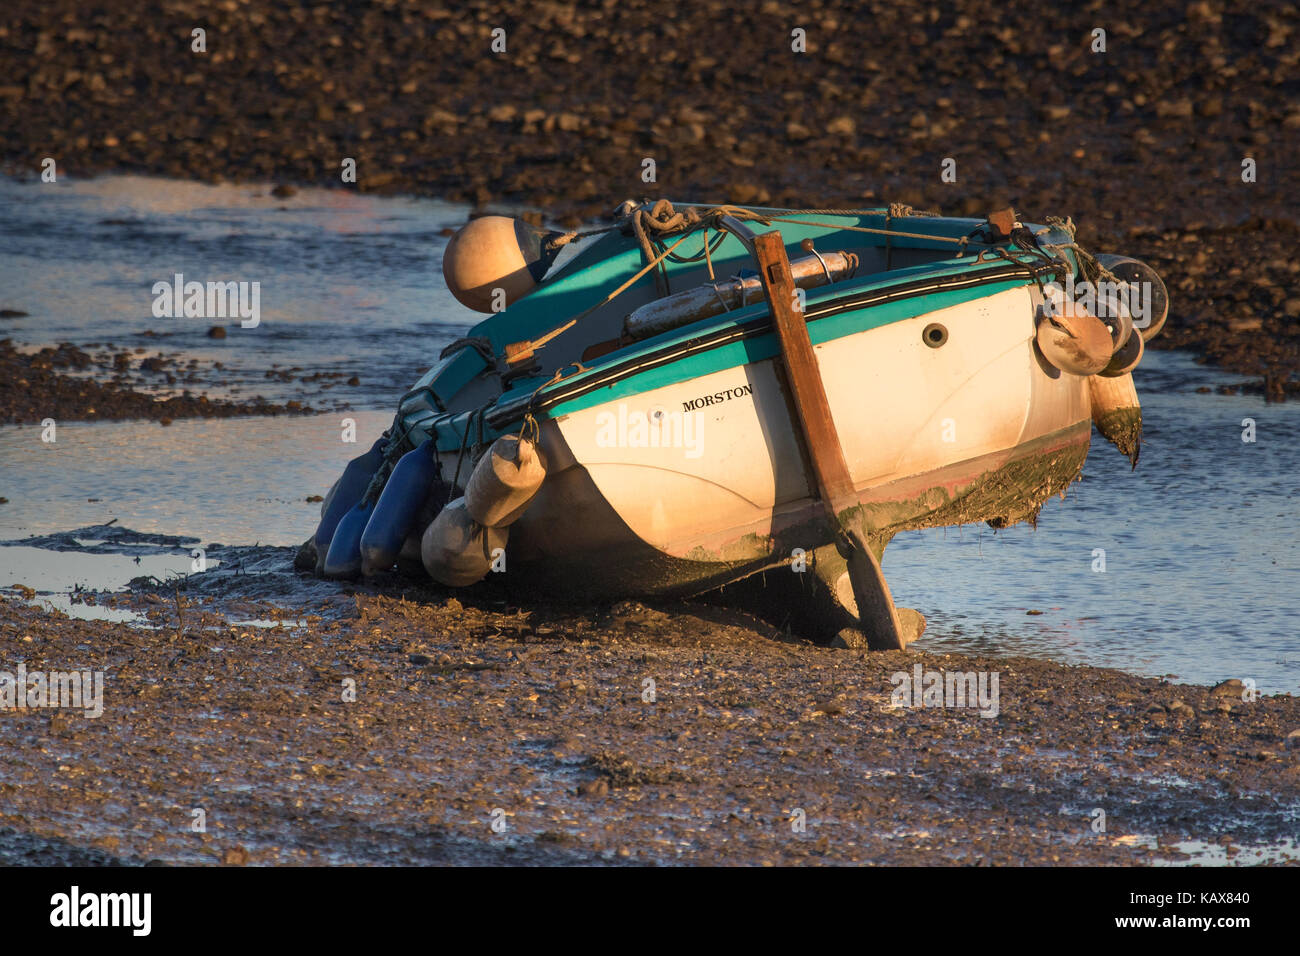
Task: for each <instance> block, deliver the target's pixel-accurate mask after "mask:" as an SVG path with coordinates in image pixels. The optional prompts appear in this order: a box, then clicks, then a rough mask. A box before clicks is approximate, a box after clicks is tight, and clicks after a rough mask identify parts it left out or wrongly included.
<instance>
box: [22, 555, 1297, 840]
mask: <svg viewBox="0 0 1300 956" xmlns="http://www.w3.org/2000/svg"><path fill="white" fill-rule="evenodd" d="M214 553H218V554H220V555H221V562H222V563H221V567H220V569H218V570H216V571H212V572H209V573H207V574H204V575H199V576H194V577H191V578H189V579H188V580H187V581H183V582H169V583H167V584H161V585H160V584H157V583H151V582H148V581H144V580H142V581H139V582H136V585H135V587H134V589H133V590H131V591H128V592H123V593H119V594H113V595H107V594H100V595H95V594H88V593H83V594H82V595H81V596H79V597H74V598H73V600H74V601H76V602H78V604H77V606H76V608H75V609H74V610H75V613H76V614H77V615H79V616H84V617H91V618H92V619H76V618H72V617H68V616H65V615H62V614H60V613H54V612H51V611H50V610H48V609H40V608H38V607H36V606H34V605H33V604H32V603H29V601H28V600H26V599H25V598H24V597H23V595H22V594H18V593H11V595H10V596H6V597H0V653H3V667H0V669H7V670H9V671H11V672H12V671H13V670H14V668H15V667H16V666H17V664H18V662H19V661H22V662H23V663H25V665H26V668H27V670H28V671H29V672H31V671H36V670H45V671H59V670H69V669H74V668H75V669H90V670H102V671H103V672H104V684H103V688H104V689H103V714H102V716H100V717H98V718H90V717H86V716H82V715H81V714H80V713H77V712H75V711H72V710H66V709H65V710H48V709H47V710H41V709H33V708H28V709H22V710H17V709H10V710H5V711H0V743H2V745H3V749H4V752H5V754H6V764H7V766H6V773H5V778H4V781H3V782H2V783H0V807H2V808H3V809H2V811H0V862H3V863H23V862H28V861H36V860H39V861H41V862H46V863H49V862H55V861H59V860H66V861H70V862H108V861H121V862H125V863H132V864H138V863H146V862H153V861H156V862H163V863H227V864H242V863H251V864H269V863H288V862H308V863H339V862H348V863H441V862H450V863H501V862H511V861H518V862H535V863H557V864H568V863H574V864H583V863H608V864H619V863H642V864H644V863H655V864H675V863H688V862H689V863H715V864H778V865H779V864H796V863H828V864H834V863H863V862H871V863H907V864H922V863H925V864H932V863H941V864H980V865H984V864H1033V863H1038V864H1051V863H1065V864H1083V863H1175V864H1176V863H1191V862H1252V863H1253V862H1269V861H1272V862H1294V861H1295V860H1296V859H1297V850H1296V845H1295V842H1294V838H1295V824H1294V820H1295V813H1296V810H1297V807H1300V747H1296V746H1295V744H1296V743H1297V741H1298V740H1300V733H1295V732H1296V731H1297V730H1300V700H1298V699H1297V698H1295V697H1291V696H1286V695H1279V696H1272V697H1265V698H1259V699H1257V700H1254V701H1247V700H1243V699H1242V698H1243V693H1242V690H1243V689H1242V688H1241V687H1240V686H1227V687H1222V688H1220V689H1218V690H1213V689H1211V688H1208V687H1197V686H1191V685H1177V684H1170V683H1167V682H1163V681H1159V680H1154V679H1146V678H1139V677H1134V676H1130V675H1127V674H1124V673H1121V672H1119V671H1114V670H1107V669H1099V668H1093V667H1066V666H1062V665H1059V664H1054V663H1050V662H1044V661H1040V660H1031V659H1027V658H993V657H974V656H970V657H968V656H958V655H935V654H926V653H924V652H917V653H906V654H905V653H901V652H900V653H890V654H866V653H864V652H859V651H853V650H834V649H828V648H820V647H816V646H813V645H811V644H809V643H806V642H803V641H800V640H798V639H797V638H793V637H791V636H790V635H789V634H785V633H782V632H779V631H777V630H775V629H774V628H772V627H770V626H769V625H767V624H765V623H763V622H761V621H759V620H757V619H756V618H753V617H752V616H749V615H747V614H745V613H744V612H741V611H738V610H735V609H732V608H728V607H726V606H720V605H717V604H702V603H675V604H663V605H656V606H647V605H643V604H639V603H635V602H628V603H622V604H618V605H614V606H609V607H600V608H594V609H593V608H584V609H574V608H567V607H564V606H558V605H556V606H529V607H526V608H524V607H519V606H517V605H515V604H513V603H511V601H510V598H509V595H508V594H507V593H505V592H503V591H498V590H493V589H491V588H489V589H488V590H487V592H486V593H482V594H478V595H477V596H469V595H464V594H462V595H460V596H453V595H450V594H449V593H447V592H444V591H439V590H437V589H435V588H432V587H424V586H419V587H415V586H411V585H409V584H403V583H402V582H399V581H397V580H394V581H389V582H384V583H385V584H386V585H387V587H386V588H385V590H384V592H383V593H381V592H380V591H379V590H378V589H377V588H372V587H369V586H366V587H355V588H344V589H343V590H341V591H340V590H339V589H338V588H336V587H335V586H334V585H332V584H326V583H323V582H318V581H316V580H314V579H311V578H305V577H300V576H299V575H298V574H297V573H295V572H294V571H293V570H292V568H291V563H292V558H293V551H292V549H268V548H257V549H253V548H243V549H238V548H235V549H225V550H224V551H218V552H214ZM108 610H111V611H112V612H113V614H114V615H121V614H122V613H123V612H133V613H134V614H136V615H137V616H138V617H137V620H136V622H135V623H134V624H124V623H110V622H107V621H103V620H95V619H93V617H94V616H95V615H96V614H98V613H104V612H105V611H108ZM918 667H919V668H920V669H921V671H922V672H923V673H928V672H932V671H939V672H945V673H947V672H953V673H956V672H963V673H964V672H972V673H973V674H975V675H976V676H977V678H978V679H982V680H983V681H984V682H985V683H984V684H983V686H984V688H985V689H986V690H991V688H992V686H993V685H992V683H991V677H992V675H994V674H996V675H997V680H998V684H997V687H998V694H997V702H996V706H995V707H992V708H990V707H988V706H984V707H981V706H978V705H977V706H973V707H972V706H921V707H916V706H910V704H911V703H913V702H912V701H910V700H908V701H904V702H903V703H905V704H908V706H899V704H900V701H898V700H894V699H892V695H893V694H894V692H895V690H896V688H897V687H899V686H901V684H900V682H899V681H898V680H897V678H896V676H895V675H898V674H900V673H905V674H908V675H909V676H911V675H914V673H915V669H916V668H918ZM980 675H982V677H981V676H980ZM649 681H652V682H653V683H648V682H649ZM352 690H354V691H355V699H354V700H349V699H346V698H349V697H350V696H351V691H352ZM989 699H990V698H989V696H988V695H986V700H985V703H986V704H987V703H988V701H989ZM948 703H955V701H951V700H950V701H948ZM990 710H996V716H982V715H981V714H982V712H988V711H990ZM1288 735H1290V736H1288ZM1288 744H1290V745H1291V746H1288ZM195 809H201V810H203V811H204V814H205V820H206V832H204V833H197V832H193V831H192V829H191V825H192V823H193V821H194V819H195V817H194V814H193V811H194V810H195ZM1099 810H1100V811H1104V813H1105V818H1104V830H1102V831H1100V832H1099V831H1098V830H1096V829H1095V827H1096V825H1097V824H1096V821H1098V820H1100V819H1101V817H1100V816H1099V814H1098V811H1099ZM494 820H495V821H500V822H499V823H498V828H499V830H500V832H498V831H497V830H494V829H493V822H494ZM801 822H802V823H803V824H804V828H803V829H802V831H801V830H800V829H799V826H798V824H800V823H801ZM501 824H504V828H503V829H500V827H501Z"/></svg>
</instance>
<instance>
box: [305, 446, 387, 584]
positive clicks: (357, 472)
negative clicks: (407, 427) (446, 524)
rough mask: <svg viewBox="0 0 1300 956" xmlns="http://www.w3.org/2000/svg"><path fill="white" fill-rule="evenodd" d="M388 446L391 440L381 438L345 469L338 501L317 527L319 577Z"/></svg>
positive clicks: (335, 495) (317, 567)
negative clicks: (345, 520) (337, 532)
mask: <svg viewBox="0 0 1300 956" xmlns="http://www.w3.org/2000/svg"><path fill="white" fill-rule="evenodd" d="M387 445H388V439H387V438H380V439H379V440H378V441H376V442H375V443H374V444H373V445H371V446H370V451H368V452H366V453H365V454H364V455H359V456H357V457H356V458H353V459H352V460H351V461H350V462H348V466H347V467H346V468H344V469H343V476H342V477H341V478H339V487H338V490H337V491H336V492H334V498H333V499H332V500H331V501H330V504H329V507H328V508H326V509H325V513H324V514H323V515H321V519H320V524H318V525H317V526H316V573H317V574H319V573H320V572H322V571H323V570H325V556H326V555H327V554H329V549H330V543H331V542H332V541H333V540H334V530H335V529H336V528H337V527H338V526H339V522H340V521H342V520H343V516H344V515H345V514H347V513H348V512H349V511H350V510H351V509H352V506H353V505H355V504H356V503H357V502H358V501H360V500H361V496H362V495H364V494H365V493H366V488H368V487H369V486H370V479H372V478H374V476H375V472H376V471H378V470H379V466H380V465H381V464H382V463H383V460H384V448H385V447H386V446H387Z"/></svg>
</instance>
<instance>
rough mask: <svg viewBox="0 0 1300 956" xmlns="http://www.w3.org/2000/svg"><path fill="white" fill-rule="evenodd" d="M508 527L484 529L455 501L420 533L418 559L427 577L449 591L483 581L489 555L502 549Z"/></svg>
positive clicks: (490, 566) (489, 560)
mask: <svg viewBox="0 0 1300 956" xmlns="http://www.w3.org/2000/svg"><path fill="white" fill-rule="evenodd" d="M508 538H509V529H508V528H485V527H483V526H482V525H481V524H479V523H478V522H476V521H475V520H474V519H473V518H471V517H470V514H469V512H468V511H467V510H466V509H465V499H464V498H457V499H456V500H455V501H453V502H451V503H450V504H448V505H447V507H445V508H443V509H442V510H441V511H440V512H438V517H436V518H434V519H433V523H432V524H430V525H429V527H428V528H427V529H426V530H425V532H424V539H423V540H422V541H421V542H420V557H421V559H423V561H424V569H425V570H426V571H428V572H429V577H431V578H433V579H434V580H435V581H437V582H439V583H440V584H445V585H447V586H448V587H452V588H463V587H468V586H469V585H471V584H476V583H477V582H479V581H481V580H483V578H485V577H486V576H487V573H488V571H490V570H491V569H492V560H493V552H495V551H496V550H497V549H498V548H502V549H504V548H505V546H506V541H507V540H508Z"/></svg>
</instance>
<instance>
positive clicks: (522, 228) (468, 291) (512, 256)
mask: <svg viewBox="0 0 1300 956" xmlns="http://www.w3.org/2000/svg"><path fill="white" fill-rule="evenodd" d="M556 235H558V234H557V233H552V232H547V231H546V230H544V229H538V228H537V227H535V226H530V225H529V224H528V223H526V222H524V221H523V220H521V219H511V218H508V217H506V216H483V217H481V218H479V219H474V220H471V221H470V222H468V223H466V224H465V225H464V226H462V227H461V228H460V229H459V230H458V231H457V232H456V234H455V235H454V236H452V237H451V240H450V241H449V242H448V243H447V249H446V251H445V252H444V253H443V256H442V277H443V279H444V280H446V282H447V288H448V289H449V290H451V294H452V295H454V296H455V297H456V299H457V301H458V302H460V304H461V305H464V306H466V307H468V308H471V309H473V310H474V311H476V312H499V311H500V310H501V309H502V308H504V307H505V306H508V305H511V304H512V303H514V302H517V301H518V300H519V299H522V298H523V297H524V296H526V295H527V294H528V293H529V292H531V291H533V289H534V287H536V285H537V283H539V282H541V281H542V279H543V278H544V277H545V275H546V270H547V269H549V268H550V267H551V263H553V262H554V261H555V257H556V255H558V254H559V247H558V246H553V245H551V244H550V243H548V240H549V239H551V238H552V237H554V236H556ZM497 289H500V290H501V291H502V293H504V296H502V295H498V294H497V293H496V290H497Z"/></svg>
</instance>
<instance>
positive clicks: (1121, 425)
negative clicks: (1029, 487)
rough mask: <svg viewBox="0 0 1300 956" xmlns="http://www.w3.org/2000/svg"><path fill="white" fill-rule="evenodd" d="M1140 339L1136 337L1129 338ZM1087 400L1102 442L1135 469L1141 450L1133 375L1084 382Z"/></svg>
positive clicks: (1104, 377)
mask: <svg viewBox="0 0 1300 956" xmlns="http://www.w3.org/2000/svg"><path fill="white" fill-rule="evenodd" d="M1133 337H1134V338H1135V339H1139V340H1140V339H1141V336H1140V335H1135V336H1133ZM1088 397H1089V399H1090V400H1091V402H1092V423H1093V424H1094V425H1096V426H1097V431H1099V432H1101V437H1102V438H1104V439H1106V441H1108V442H1110V443H1111V444H1112V445H1114V446H1115V447H1116V448H1118V449H1119V450H1120V452H1121V453H1123V454H1124V455H1125V456H1126V457H1127V458H1128V460H1129V463H1130V464H1131V465H1132V466H1133V467H1134V468H1136V467H1137V460H1138V452H1139V451H1140V450H1141V447H1142V406H1141V404H1140V403H1139V402H1138V393H1137V389H1136V388H1135V387H1134V386H1133V376H1132V375H1131V374H1128V373H1125V374H1123V375H1115V376H1101V375H1094V376H1093V377H1092V378H1090V379H1088Z"/></svg>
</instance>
